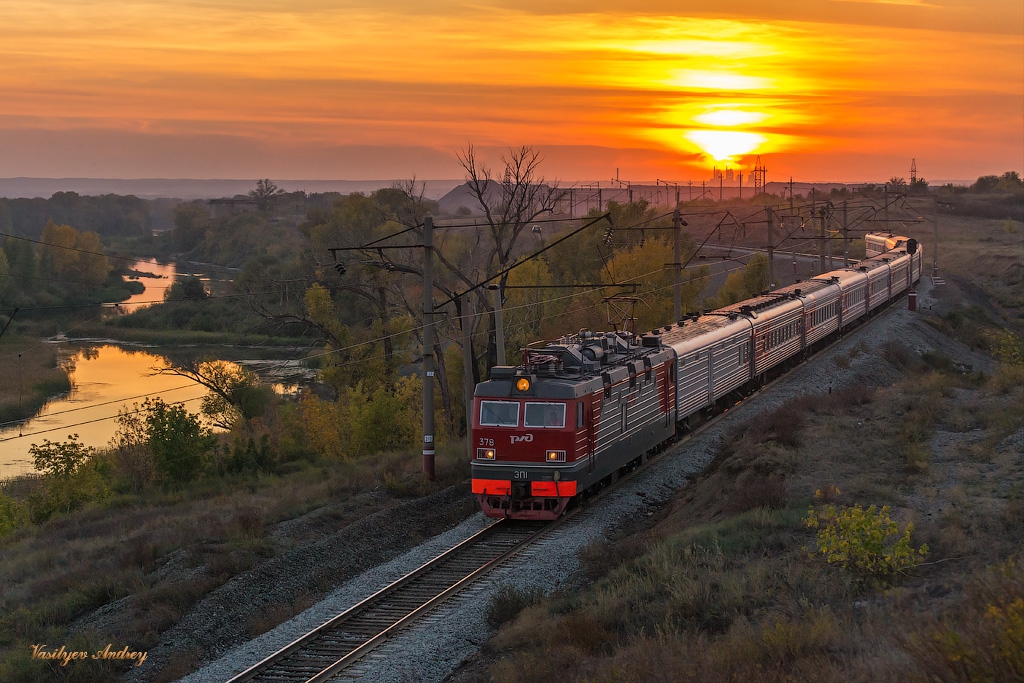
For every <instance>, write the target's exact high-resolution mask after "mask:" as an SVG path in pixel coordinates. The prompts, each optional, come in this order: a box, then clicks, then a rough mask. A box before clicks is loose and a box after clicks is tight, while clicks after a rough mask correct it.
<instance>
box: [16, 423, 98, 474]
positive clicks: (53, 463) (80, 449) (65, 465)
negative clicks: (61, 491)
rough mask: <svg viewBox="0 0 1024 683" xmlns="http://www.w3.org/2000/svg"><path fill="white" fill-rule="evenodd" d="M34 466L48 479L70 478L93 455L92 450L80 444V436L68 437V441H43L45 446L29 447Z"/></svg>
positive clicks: (72, 435) (33, 445)
mask: <svg viewBox="0 0 1024 683" xmlns="http://www.w3.org/2000/svg"><path fill="white" fill-rule="evenodd" d="M28 452H29V455H31V456H32V466H33V467H34V468H35V469H36V471H38V472H42V473H43V474H44V475H46V476H48V477H70V476H71V475H72V474H74V473H75V472H76V471H77V470H78V468H79V467H81V466H82V464H83V463H84V462H85V461H86V460H88V458H89V456H90V455H92V449H91V448H89V447H88V446H86V445H85V444H81V443H79V442H78V434H70V435H68V440H67V441H50V440H49V439H43V445H42V446H39V445H37V444H32V445H31V446H29V447H28Z"/></svg>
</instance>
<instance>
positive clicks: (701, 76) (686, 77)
mask: <svg viewBox="0 0 1024 683" xmlns="http://www.w3.org/2000/svg"><path fill="white" fill-rule="evenodd" d="M669 85H673V86H676V87H680V88H690V89H693V90H770V89H771V88H772V82H771V81H770V80H769V79H767V78H760V77H758V76H745V75H743V74H737V73H732V72H730V71H712V70H706V69H680V70H677V71H674V72H673V73H672V76H671V78H670V80H669Z"/></svg>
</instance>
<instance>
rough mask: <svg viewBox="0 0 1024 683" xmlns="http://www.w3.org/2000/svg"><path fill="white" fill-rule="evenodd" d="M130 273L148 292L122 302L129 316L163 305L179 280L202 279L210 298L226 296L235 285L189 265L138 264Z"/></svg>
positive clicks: (155, 262) (151, 261)
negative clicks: (144, 309)
mask: <svg viewBox="0 0 1024 683" xmlns="http://www.w3.org/2000/svg"><path fill="white" fill-rule="evenodd" d="M193 265H196V266H199V265H200V264H193ZM129 270H130V271H132V274H130V275H128V276H127V279H129V280H134V281H135V282H140V283H142V285H143V286H144V287H145V288H146V289H145V290H144V291H143V292H142V293H141V294H133V295H132V296H131V297H130V298H128V299H126V300H125V301H122V302H120V308H121V310H122V311H124V312H125V313H134V312H135V311H137V310H139V309H142V308H146V307H147V306H152V305H153V304H158V303H161V302H162V301H163V300H164V295H165V294H166V292H167V290H168V289H170V287H171V285H173V284H174V282H175V280H177V279H178V278H182V277H187V276H194V277H198V278H199V280H200V281H201V282H202V283H203V285H204V286H205V287H206V291H207V292H209V293H210V294H224V293H226V292H227V290H228V289H230V287H231V283H232V282H233V279H232V278H230V277H226V278H222V277H219V276H216V275H211V274H209V273H206V272H204V271H205V269H204V268H199V269H193V268H190V267H189V266H188V265H187V264H175V263H160V262H159V261H157V260H156V259H148V260H142V261H136V262H135V263H133V264H132V265H131V267H130V268H129Z"/></svg>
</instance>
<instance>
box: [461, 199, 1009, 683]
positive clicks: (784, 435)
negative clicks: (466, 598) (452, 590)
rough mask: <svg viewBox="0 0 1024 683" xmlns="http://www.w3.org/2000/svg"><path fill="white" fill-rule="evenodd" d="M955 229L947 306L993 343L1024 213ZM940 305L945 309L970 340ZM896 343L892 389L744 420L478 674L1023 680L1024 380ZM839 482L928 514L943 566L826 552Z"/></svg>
mask: <svg viewBox="0 0 1024 683" xmlns="http://www.w3.org/2000/svg"><path fill="white" fill-rule="evenodd" d="M943 223H944V224H945V225H943V226H942V230H943V233H942V239H943V243H942V248H943V249H944V252H943V254H944V256H943V257H944V259H945V260H944V261H943V263H945V264H946V265H947V268H948V270H947V271H946V272H947V273H949V274H952V275H955V276H956V279H957V281H958V282H961V283H962V284H961V286H960V287H959V288H958V287H956V286H955V285H951V286H950V287H949V288H948V290H947V291H946V292H943V297H944V298H945V299H947V301H946V302H944V303H946V304H947V305H948V306H949V307H950V308H956V307H958V306H960V305H964V304H966V305H972V306H975V307H977V308H980V309H981V310H982V314H978V315H976V316H975V318H974V319H973V320H972V321H971V323H970V324H969V325H963V326H960V327H959V328H958V330H959V333H958V335H959V336H960V337H961V338H963V340H964V341H970V340H971V339H973V340H974V341H976V342H978V344H977V345H978V346H981V347H982V348H984V346H985V345H984V339H985V338H986V336H985V335H984V334H983V331H984V328H986V327H988V328H989V329H995V328H996V327H998V326H999V323H998V322H997V321H998V320H1000V319H1001V320H1002V324H1003V325H1005V326H1006V327H1011V328H1018V329H1019V325H1020V322H1021V320H1020V313H1021V311H1020V306H1021V297H1020V288H1019V275H1015V273H1017V274H1019V264H1020V256H1021V254H1020V249H1019V246H1020V236H1021V233H1020V232H1019V231H1020V224H1016V229H1017V230H1018V232H1015V233H1014V232H1007V231H1005V229H1004V222H1002V221H981V220H974V219H969V220H967V221H964V222H962V223H953V222H952V219H950V220H944V221H943ZM1006 254H1010V255H1011V258H1010V259H1007V258H1005V255H1006ZM1014 263H1016V264H1018V265H1017V266H1014ZM950 271H952V273H950ZM965 290H966V291H967V292H968V295H966V296H965V295H963V294H962V292H963V291H965ZM961 297H962V298H963V299H965V300H964V301H961V300H959V299H960V298H961ZM942 312H943V311H935V312H929V314H930V315H932V316H934V321H935V323H936V326H937V327H939V328H940V329H942V328H946V329H950V331H953V332H956V330H952V329H951V326H950V325H948V324H946V323H947V322H948V318H949V316H948V314H947V315H946V317H945V318H942V317H940V314H941V313H942ZM891 355H892V357H891V358H890V359H889V360H890V361H893V362H895V363H896V364H898V365H901V366H902V367H903V372H904V379H903V380H901V381H900V382H898V383H897V384H896V385H895V386H893V387H887V388H884V389H880V390H869V389H866V388H858V389H856V390H853V391H850V392H846V393H843V394H838V395H834V396H818V397H810V398H803V399H797V400H795V401H793V402H791V403H790V404H788V405H787V406H785V407H784V408H782V409H780V410H778V411H776V412H774V413H771V414H769V415H767V416H763V417H760V418H756V419H754V420H752V421H751V422H749V423H748V424H747V425H746V426H745V427H744V428H742V429H740V430H738V431H737V432H736V433H735V434H733V435H732V438H731V439H729V440H727V442H726V443H725V445H724V446H723V448H722V451H721V452H720V454H719V456H718V458H717V459H716V461H715V463H714V464H713V466H712V467H711V468H710V469H709V471H708V472H707V473H705V475H704V476H703V477H702V478H701V479H699V480H698V481H696V482H695V483H694V484H693V485H692V486H690V487H687V489H686V490H684V491H682V492H681V493H680V494H679V495H678V496H677V498H676V499H674V500H673V501H672V502H671V503H670V504H669V505H667V506H666V508H664V509H663V510H662V512H661V514H660V515H659V516H658V518H657V519H656V521H655V522H653V523H652V524H649V525H646V526H645V527H644V528H641V529H630V530H628V531H627V532H624V533H621V534H620V537H619V538H617V539H616V540H613V542H612V543H611V544H610V547H608V546H606V545H604V544H601V545H600V546H598V547H594V548H593V549H592V550H591V551H590V552H587V553H585V556H584V558H583V560H584V566H585V567H586V570H587V577H586V578H587V581H586V582H585V583H586V585H587V587H586V588H585V589H584V590H583V591H582V592H578V593H576V594H573V595H561V594H555V595H552V596H549V597H548V598H546V599H544V600H542V601H541V602H540V603H539V604H536V605H534V606H532V607H529V608H527V609H526V610H525V611H523V612H522V613H521V614H519V616H518V617H517V618H515V619H513V620H511V621H510V622H508V623H507V624H506V625H505V626H504V627H503V628H502V629H501V630H500V631H499V633H498V635H497V636H496V637H495V638H494V639H492V640H491V641H490V642H489V643H488V645H487V646H486V647H485V659H486V660H487V661H489V662H490V664H489V665H488V666H487V667H486V669H487V673H486V674H484V673H482V671H483V669H482V668H477V669H475V673H474V674H473V675H475V676H480V677H488V678H491V679H492V680H495V681H512V680H515V681H529V680H538V681H539V680H569V681H571V680H587V681H677V680H700V681H733V680H746V681H750V682H756V681H783V680H816V681H851V680H863V681H873V680H900V679H902V680H942V681H955V680H1015V678H1014V677H1015V676H1016V677H1017V678H1016V679H1017V680H1019V679H1020V677H1022V676H1024V654H1021V653H1024V554H1022V552H1021V548H1022V547H1024V525H1022V523H1021V520H1022V519H1024V460H1022V454H1021V446H1020V434H1021V429H1022V426H1024V411H1022V410H1021V407H1022V406H1024V386H1022V383H1024V373H1022V372H1021V371H1020V370H1019V369H1004V370H1002V371H1000V372H999V373H997V374H996V375H995V376H993V377H989V378H981V377H977V376H973V375H970V374H964V373H959V372H957V371H956V370H955V369H954V368H952V367H950V364H949V363H948V362H946V360H945V359H944V358H942V357H940V356H937V355H932V356H928V357H927V358H926V360H927V361H930V364H929V363H928V362H925V361H923V360H920V359H917V358H916V357H915V356H914V355H913V353H911V352H909V351H908V350H907V349H902V348H892V349H891ZM836 362H843V359H842V358H837V360H836ZM866 425H870V427H871V429H865V428H864V427H865V426H866ZM833 486H834V487H837V489H838V491H839V493H833V494H832V495H831V500H830V502H832V503H833V504H836V505H841V504H845V505H853V504H860V505H862V506H864V507H867V506H868V505H872V504H874V505H879V506H881V505H889V506H891V507H892V509H893V515H894V517H895V518H896V519H898V520H899V521H900V522H901V523H902V524H906V523H908V522H912V523H914V524H915V526H916V528H915V530H914V532H913V535H912V539H913V544H914V547H917V546H919V545H920V544H921V543H927V545H928V546H929V548H930V553H929V555H928V557H927V562H926V564H923V565H921V566H919V567H917V568H915V569H912V570H910V571H907V572H905V573H903V574H899V575H897V576H895V577H894V578H893V579H892V580H890V581H888V582H886V583H887V584H888V585H882V584H880V583H878V582H875V581H872V580H870V579H865V578H864V577H863V576H858V575H857V574H855V573H853V572H850V571H848V570H844V569H842V568H840V567H838V566H835V565H829V564H827V563H826V562H824V561H823V559H822V558H821V557H820V556H816V555H815V552H814V551H815V549H816V543H815V536H814V532H813V531H812V530H810V529H808V528H807V526H806V524H805V523H804V518H805V517H806V514H807V511H808V508H809V506H810V505H812V504H815V496H814V494H815V491H816V490H824V491H826V492H828V491H831V490H832V489H831V488H830V487H833ZM826 495H827V494H826ZM505 597H506V602H511V603H512V604H513V606H512V608H511V610H510V612H511V613H514V611H515V605H514V603H515V601H514V600H511V601H509V600H507V596H505ZM525 597H526V598H529V596H525ZM526 601H527V602H529V600H528V599H527V600H526ZM1013 667H1016V668H1015V669H1014V668H1013ZM929 675H930V676H932V678H928V676H929Z"/></svg>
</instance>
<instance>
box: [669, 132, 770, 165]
mask: <svg viewBox="0 0 1024 683" xmlns="http://www.w3.org/2000/svg"><path fill="white" fill-rule="evenodd" d="M685 137H686V139H687V140H689V141H690V142H692V143H693V144H695V145H697V147H699V148H700V149H701V150H703V151H704V152H706V153H707V154H708V156H710V157H711V158H712V159H714V160H715V161H728V160H731V159H733V158H734V157H738V156H742V155H744V154H750V153H751V152H753V151H754V150H756V149H757V148H758V147H759V146H761V145H763V144H764V143H765V142H766V141H767V138H766V137H765V136H764V135H761V134H760V133H746V132H741V131H735V130H689V131H686V133H685Z"/></svg>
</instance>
